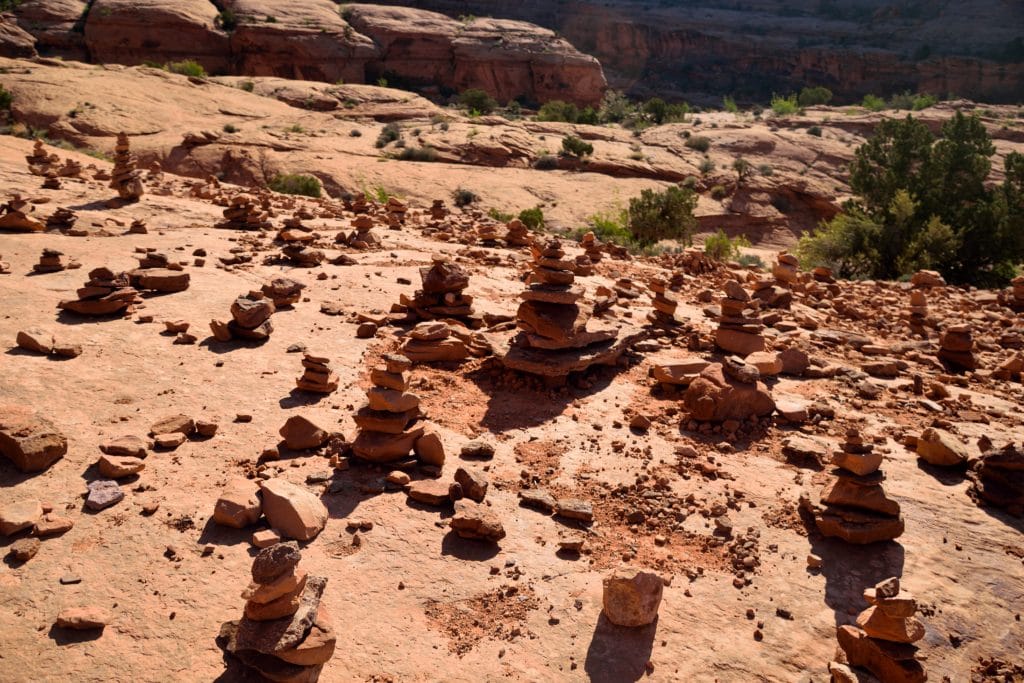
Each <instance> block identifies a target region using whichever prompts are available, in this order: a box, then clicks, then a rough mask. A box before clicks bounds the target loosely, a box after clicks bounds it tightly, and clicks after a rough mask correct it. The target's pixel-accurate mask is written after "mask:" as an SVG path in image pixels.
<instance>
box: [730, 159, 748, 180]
mask: <svg viewBox="0 0 1024 683" xmlns="http://www.w3.org/2000/svg"><path fill="white" fill-rule="evenodd" d="M732 170H734V171H736V175H737V176H738V177H739V179H740V180H741V181H742V180H743V179H744V178H746V177H747V176H748V175H750V170H751V169H750V162H749V161H747V160H746V159H744V158H743V157H736V158H735V159H733V161H732Z"/></svg>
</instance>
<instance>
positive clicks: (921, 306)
mask: <svg viewBox="0 0 1024 683" xmlns="http://www.w3.org/2000/svg"><path fill="white" fill-rule="evenodd" d="M927 323H928V297H927V296H925V293H924V292H922V291H921V290H919V289H915V290H913V291H912V292H910V331H911V332H913V333H914V334H916V335H919V336H922V337H923V336H927V334H928V331H927V329H926V327H927Z"/></svg>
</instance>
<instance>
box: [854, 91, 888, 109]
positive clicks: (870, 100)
mask: <svg viewBox="0 0 1024 683" xmlns="http://www.w3.org/2000/svg"><path fill="white" fill-rule="evenodd" d="M860 106H862V107H864V108H865V109H867V110H868V111H882V110H883V109H885V100H883V99H882V98H881V97H878V96H876V95H871V94H868V95H865V96H864V99H863V100H861V103H860Z"/></svg>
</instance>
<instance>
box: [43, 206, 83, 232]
mask: <svg viewBox="0 0 1024 683" xmlns="http://www.w3.org/2000/svg"><path fill="white" fill-rule="evenodd" d="M77 221H78V215H77V214H76V213H75V212H74V211H72V210H71V209H65V208H64V207H59V208H58V209H57V210H56V211H54V212H53V213H52V214H51V215H50V217H49V218H47V219H46V229H47V230H61V231H63V230H70V229H71V228H73V227H75V223H76V222H77Z"/></svg>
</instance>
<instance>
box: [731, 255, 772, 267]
mask: <svg viewBox="0 0 1024 683" xmlns="http://www.w3.org/2000/svg"><path fill="white" fill-rule="evenodd" d="M736 261H737V263H739V264H740V265H741V266H743V267H744V268H754V267H757V268H764V267H765V265H764V261H763V260H762V259H761V257H760V256H758V255H757V254H740V255H739V256H738V257H736Z"/></svg>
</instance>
